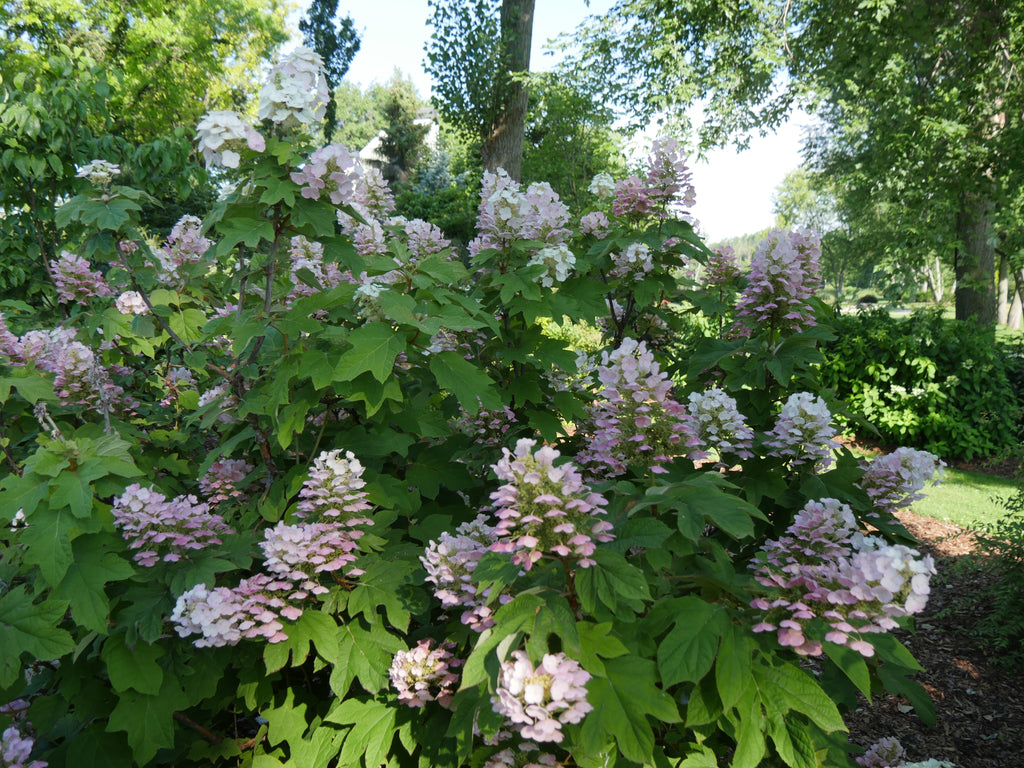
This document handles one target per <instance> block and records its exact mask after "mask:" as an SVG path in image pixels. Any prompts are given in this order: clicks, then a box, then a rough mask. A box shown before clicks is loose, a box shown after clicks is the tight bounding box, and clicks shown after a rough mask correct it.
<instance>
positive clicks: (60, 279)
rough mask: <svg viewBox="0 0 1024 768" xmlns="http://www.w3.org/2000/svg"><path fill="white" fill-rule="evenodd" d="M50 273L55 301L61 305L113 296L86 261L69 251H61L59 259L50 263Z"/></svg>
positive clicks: (108, 287) (107, 286) (100, 276)
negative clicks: (55, 295) (54, 291)
mask: <svg viewBox="0 0 1024 768" xmlns="http://www.w3.org/2000/svg"><path fill="white" fill-rule="evenodd" d="M50 272H51V273H52V275H53V282H54V284H55V285H56V286H57V300H58V301H59V302H60V303H61V304H67V303H69V302H72V303H80V302H84V301H85V300H86V299H89V298H91V297H93V296H101V297H104V296H113V295H114V292H113V291H111V290H110V286H109V285H107V281H106V280H104V279H103V275H101V274H100V273H99V272H98V271H96V270H94V269H91V268H90V264H89V262H88V261H86V260H85V259H83V258H82V257H81V256H78V255H76V254H74V253H71V252H70V251H61V252H60V257H58V258H56V259H53V260H52V261H51V262H50Z"/></svg>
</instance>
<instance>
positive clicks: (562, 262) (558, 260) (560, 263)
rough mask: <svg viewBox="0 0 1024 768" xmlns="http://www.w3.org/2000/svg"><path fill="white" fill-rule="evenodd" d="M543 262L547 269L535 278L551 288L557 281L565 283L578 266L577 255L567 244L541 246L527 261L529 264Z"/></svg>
mask: <svg viewBox="0 0 1024 768" xmlns="http://www.w3.org/2000/svg"><path fill="white" fill-rule="evenodd" d="M534 264H541V265H543V266H544V268H545V271H544V272H542V273H541V274H540V275H539V276H538V277H536V278H534V279H535V280H536V281H537V282H539V283H540V284H541V285H542V286H544V287H545V288H551V287H553V286H554V285H555V283H564V282H565V281H566V279H567V278H568V277H569V273H571V272H572V268H573V267H574V266H576V257H575V256H574V255H573V253H572V251H570V250H569V247H568V246H567V245H565V244H559V245H549V246H547V247H546V248H541V249H540V250H539V251H537V252H536V253H535V254H533V256H531V257H530V260H529V261H528V262H527V265H528V266H533V265H534Z"/></svg>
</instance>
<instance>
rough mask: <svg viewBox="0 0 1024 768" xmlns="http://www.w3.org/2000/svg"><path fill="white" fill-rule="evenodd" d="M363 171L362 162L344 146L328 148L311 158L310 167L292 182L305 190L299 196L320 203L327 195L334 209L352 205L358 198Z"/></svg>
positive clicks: (295, 175)
mask: <svg viewBox="0 0 1024 768" xmlns="http://www.w3.org/2000/svg"><path fill="white" fill-rule="evenodd" d="M362 173H363V169H362V166H361V165H360V164H359V160H358V159H357V158H356V157H355V156H354V155H352V153H351V152H349V151H348V149H347V148H346V147H344V146H343V145H341V144H328V145H327V146H326V147H321V148H320V149H318V150H316V151H315V152H314V153H313V154H311V155H310V156H309V158H308V159H307V160H306V164H305V165H303V166H302V168H301V169H300V170H298V171H293V172H292V174H291V179H292V181H294V182H295V183H296V184H299V185H301V186H302V189H301V190H299V193H300V194H301V195H302V196H303V197H305V198H308V199H310V200H319V199H320V195H321V194H323V193H327V196H328V197H329V198H330V200H331V202H332V203H334V205H343V204H345V203H349V202H351V201H352V200H353V198H354V197H355V190H356V186H357V185H358V184H359V183H360V179H361V178H362Z"/></svg>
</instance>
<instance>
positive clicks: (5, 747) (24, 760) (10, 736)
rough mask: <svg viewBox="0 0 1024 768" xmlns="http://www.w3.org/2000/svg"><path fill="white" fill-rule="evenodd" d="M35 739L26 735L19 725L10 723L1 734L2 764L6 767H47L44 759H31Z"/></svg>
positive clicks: (0, 753)
mask: <svg viewBox="0 0 1024 768" xmlns="http://www.w3.org/2000/svg"><path fill="white" fill-rule="evenodd" d="M34 746H35V739H33V738H32V737H31V736H26V735H25V734H23V733H22V732H21V730H20V729H19V728H18V726H17V725H10V726H8V727H7V729H6V730H5V731H4V732H3V733H2V734H0V765H2V766H3V767H4V768H46V766H47V765H49V763H47V762H46V761H44V760H31V761H30V760H29V758H30V757H31V756H32V747H34Z"/></svg>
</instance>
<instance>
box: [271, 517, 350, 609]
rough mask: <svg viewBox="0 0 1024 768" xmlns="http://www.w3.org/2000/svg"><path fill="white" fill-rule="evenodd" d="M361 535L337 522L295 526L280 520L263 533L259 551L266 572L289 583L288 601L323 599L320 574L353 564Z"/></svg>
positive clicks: (297, 524) (305, 523) (306, 523)
mask: <svg viewBox="0 0 1024 768" xmlns="http://www.w3.org/2000/svg"><path fill="white" fill-rule="evenodd" d="M362 535H363V532H362V531H359V530H352V529H350V528H349V527H347V526H346V524H345V523H340V522H317V523H309V522H299V523H295V524H294V525H288V524H287V523H285V522H284V521H283V520H282V521H281V522H279V523H278V524H277V525H276V526H274V527H273V528H271V529H269V530H267V531H264V534H263V537H264V539H263V541H262V542H260V548H261V549H262V550H263V555H264V559H265V563H264V564H265V567H266V569H267V571H268V572H269V573H270V574H272V575H273V576H274V577H276V578H277V579H278V580H280V581H282V582H284V581H287V582H290V583H291V584H293V585H294V591H293V592H292V593H291V594H290V597H291V598H292V599H294V600H303V599H305V598H306V597H308V596H309V595H317V596H318V595H323V594H326V593H327V591H328V590H327V588H326V587H324V586H322V585H321V584H320V583H319V581H318V580H317V576H318V575H319V574H321V573H333V572H334V571H340V570H341V569H342V568H345V567H346V566H348V565H350V564H352V563H353V562H355V560H356V558H357V557H358V555H357V554H356V553H357V552H358V548H359V547H358V544H357V542H358V540H359V539H360V538H361V537H362Z"/></svg>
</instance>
